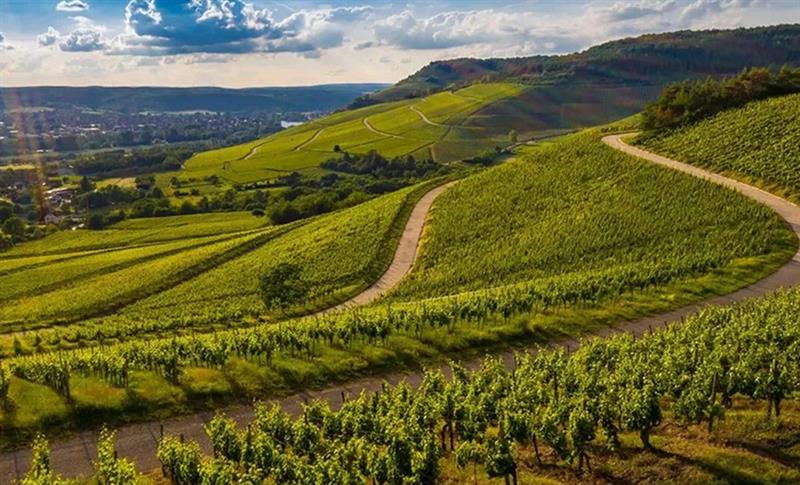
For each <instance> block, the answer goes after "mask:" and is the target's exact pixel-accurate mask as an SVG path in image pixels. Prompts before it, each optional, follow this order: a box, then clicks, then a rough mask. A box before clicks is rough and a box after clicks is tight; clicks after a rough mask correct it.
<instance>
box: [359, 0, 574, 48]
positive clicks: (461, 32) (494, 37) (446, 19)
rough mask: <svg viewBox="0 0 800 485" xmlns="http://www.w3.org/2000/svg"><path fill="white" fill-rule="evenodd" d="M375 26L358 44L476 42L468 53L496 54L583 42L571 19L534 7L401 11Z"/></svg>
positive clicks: (444, 45)
mask: <svg viewBox="0 0 800 485" xmlns="http://www.w3.org/2000/svg"><path fill="white" fill-rule="evenodd" d="M373 30H374V36H375V42H373V43H364V44H361V45H357V46H356V49H359V48H368V47H377V46H381V45H382V46H391V47H395V48H398V49H411V50H431V49H451V48H457V47H466V46H474V47H471V51H470V53H471V54H474V55H479V54H482V53H483V52H487V53H488V55H495V56H497V55H526V54H530V53H533V52H545V51H562V52H566V51H570V50H574V49H576V48H578V47H580V46H582V45H583V44H584V43H585V38H584V35H585V33H584V32H583V31H581V29H576V28H575V26H574V22H572V21H570V22H565V23H563V24H560V25H558V24H552V23H551V24H547V23H544V22H542V21H541V20H540V18H539V17H537V16H536V15H534V14H533V13H532V12H514V13H510V12H506V11H497V10H492V9H487V10H470V11H453V12H444V13H440V14H437V15H434V16H432V17H427V18H426V17H422V18H420V17H417V16H416V15H415V14H414V13H413V12H411V11H404V12H401V13H399V14H395V15H391V16H389V17H387V18H386V19H385V20H382V21H380V22H377V23H376V24H375V26H374V28H373ZM493 51H495V53H494V54H493V53H492V52H493Z"/></svg>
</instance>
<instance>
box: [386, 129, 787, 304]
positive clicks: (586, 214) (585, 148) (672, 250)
mask: <svg viewBox="0 0 800 485" xmlns="http://www.w3.org/2000/svg"><path fill="white" fill-rule="evenodd" d="M790 246H793V240H792V235H791V232H790V231H788V230H787V229H786V227H785V226H784V224H783V221H781V220H780V218H778V217H777V216H776V215H775V214H774V213H772V211H771V210H769V209H768V208H766V207H764V206H762V205H760V204H758V203H756V202H754V201H751V200H749V199H747V198H746V197H744V196H742V195H741V194H737V193H735V192H733V191H730V190H727V189H725V188H723V187H719V186H716V185H714V184H711V183H709V182H708V181H705V180H701V179H698V178H694V177H691V176H687V175H685V174H682V173H677V172H675V171H671V170H667V169H664V168H661V167H658V166H655V165H653V164H650V163H648V162H643V161H642V160H638V159H636V158H634V157H631V156H629V155H626V154H623V153H620V152H618V151H616V150H613V149H611V148H609V147H606V146H604V145H603V144H602V143H601V142H600V140H599V133H598V132H597V131H594V130H590V131H586V132H582V133H579V134H576V135H572V136H570V137H567V138H565V139H563V140H560V141H554V142H552V143H551V144H548V145H546V146H540V147H533V148H531V147H526V148H523V149H522V151H521V152H520V156H519V157H518V159H516V160H511V161H508V162H506V163H504V164H503V165H500V166H498V167H494V168H492V169H490V170H487V171H484V172H482V173H480V174H477V175H475V176H472V177H469V178H467V179H465V180H464V181H462V182H461V183H459V184H458V185H456V186H454V187H452V188H451V189H449V190H448V191H447V192H446V193H444V194H443V195H442V196H441V197H440V198H439V199H438V200H437V202H436V206H435V207H434V210H433V212H432V215H431V219H430V223H429V225H428V227H427V228H426V240H425V244H424V246H422V249H421V253H420V255H419V258H418V261H417V263H415V268H414V271H412V273H411V274H410V275H409V277H408V278H407V279H406V280H405V281H404V282H402V283H401V284H400V285H399V286H398V287H397V288H395V289H394V290H393V291H392V293H391V294H390V295H391V297H392V298H393V299H394V300H395V301H411V300H418V299H421V298H428V297H437V296H444V295H451V294H456V293H461V292H464V291H473V290H478V289H482V288H492V287H498V286H502V285H507V284H511V283H520V282H524V281H531V280H539V279H544V278H550V277H556V276H559V275H564V274H570V273H579V272H585V271H598V270H603V269H611V268H614V267H617V266H625V265H635V264H643V265H644V264H649V263H655V264H667V263H672V264H674V265H676V266H685V265H687V264H689V263H688V262H689V261H691V260H696V259H705V260H712V259H714V260H717V261H719V262H720V263H721V264H725V263H727V262H729V261H731V260H734V259H736V258H743V257H752V256H761V255H765V254H770V253H773V252H776V251H782V250H783V248H785V247H790ZM787 254H788V253H787Z"/></svg>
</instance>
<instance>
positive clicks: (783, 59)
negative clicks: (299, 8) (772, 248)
mask: <svg viewBox="0 0 800 485" xmlns="http://www.w3.org/2000/svg"><path fill="white" fill-rule="evenodd" d="M754 59H756V61H755V62H756V63H757V64H758V65H764V66H768V65H782V64H785V63H789V64H797V63H800V25H779V26H771V27H758V28H750V29H736V30H705V31H688V30H687V31H679V32H670V33H664V34H647V35H643V36H640V37H635V38H626V39H621V40H615V41H611V42H606V43H604V44H601V45H597V46H594V47H591V48H589V49H587V50H585V51H582V52H578V53H574V54H567V55H561V56H533V57H519V58H508V59H471V58H462V59H453V60H446V61H437V62H433V63H431V64H428V65H427V66H425V67H423V68H422V69H420V70H419V71H417V72H416V73H414V74H412V75H411V76H409V77H407V78H405V79H403V80H401V81H400V82H398V83H397V84H395V85H394V86H391V87H389V88H387V89H385V90H383V91H380V92H377V93H375V94H372V95H368V96H366V97H365V98H363V99H361V100H357V101H356V104H358V103H364V102H366V103H371V102H385V101H393V100H397V99H403V98H406V97H417V96H421V95H425V94H429V93H430V92H432V91H433V92H435V91H440V90H444V89H453V88H458V87H462V86H465V85H468V84H472V83H475V82H486V81H491V82H499V81H510V82H518V83H522V84H529V85H536V86H550V85H557V86H570V85H571V86H575V85H580V86H583V87H584V89H586V88H595V87H601V86H661V85H663V84H665V83H667V82H671V81H676V80H684V79H690V78H696V77H705V76H720V75H733V74H736V73H737V72H738V71H740V70H742V69H743V68H745V67H752V66H753V65H754Z"/></svg>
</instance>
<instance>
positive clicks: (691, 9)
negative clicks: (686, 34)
mask: <svg viewBox="0 0 800 485" xmlns="http://www.w3.org/2000/svg"><path fill="white" fill-rule="evenodd" d="M754 3H756V2H755V1H754V0H695V1H694V2H692V3H691V4H689V5H687V6H686V7H685V8H684V9H683V11H682V12H681V20H683V21H685V22H691V21H694V20H697V19H700V18H703V17H706V16H708V15H711V14H719V13H722V12H725V11H730V10H742V9H746V8H748V7H750V6H752V5H753V4H754Z"/></svg>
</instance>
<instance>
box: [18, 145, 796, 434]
mask: <svg viewBox="0 0 800 485" xmlns="http://www.w3.org/2000/svg"><path fill="white" fill-rule="evenodd" d="M599 138H600V134H599V132H598V131H596V130H590V131H587V132H584V133H581V134H577V135H572V136H569V137H565V138H562V139H559V140H554V141H552V142H548V143H545V144H542V145H540V146H536V147H528V148H525V149H524V150H523V152H522V153H521V154H520V156H519V158H518V159H517V160H513V161H510V162H507V163H506V164H503V165H500V166H498V167H494V168H491V169H489V170H486V171H482V172H480V173H478V174H475V175H472V176H470V177H468V178H466V179H465V180H463V181H461V182H460V183H459V184H456V185H455V186H454V187H453V188H451V189H449V190H448V191H447V192H445V194H444V195H443V196H442V197H443V198H442V200H441V201H439V202H437V204H436V205H434V207H433V210H432V213H431V220H430V224H429V227H428V231H427V232H426V235H425V244H424V246H423V251H422V254H421V255H420V259H419V264H418V265H417V266H416V268H415V270H414V271H413V272H412V274H411V277H410V278H408V279H407V280H406V282H405V283H402V284H401V285H400V286H399V287H398V288H397V289H396V291H395V292H393V294H391V295H390V296H389V298H388V300H387V301H384V302H381V301H378V302H377V303H375V304H373V305H372V306H371V307H368V308H364V309H361V310H353V311H345V312H342V313H336V314H332V315H325V316H311V317H300V318H290V319H285V317H286V316H287V315H285V314H284V315H280V314H277V315H276V314H271V315H270V313H269V312H267V311H265V309H263V307H261V303H260V301H259V299H258V296H257V289H256V281H257V272H258V271H261V270H263V268H268V267H270V266H272V265H275V264H276V263H277V262H280V261H290V262H293V263H295V264H297V265H298V266H299V267H301V268H302V271H303V278H304V279H305V280H306V281H308V282H309V284H310V287H311V292H310V293H309V295H310V296H309V299H308V301H307V302H306V304H305V305H304V306H303V307H302V308H296V309H294V310H293V311H296V312H298V313H303V312H308V311H309V310H312V309H315V308H321V307H324V306H325V305H326V304H330V303H332V302H335V301H341V299H343V298H344V297H346V296H347V295H349V294H353V293H355V292H357V291H358V290H359V289H362V288H364V287H365V286H366V285H367V284H369V283H370V282H371V281H373V280H374V279H375V278H376V276H377V275H378V274H380V272H381V268H384V267H385V265H386V258H387V255H390V254H391V247H392V243H391V241H393V240H395V239H394V238H395V237H396V234H397V233H396V231H397V227H398V225H397V220H403V219H404V218H405V216H403V215H402V214H403V213H404V211H406V210H408V207H410V205H413V201H415V200H416V198H417V197H419V195H420V194H421V193H423V192H424V191H426V190H427V189H426V186H425V185H422V186H418V187H411V188H407V189H403V190H401V191H399V192H396V193H393V194H391V195H387V196H383V197H380V198H377V199H373V200H372V201H369V202H366V203H364V204H362V205H359V206H356V207H353V208H350V209H346V210H343V211H339V212H336V213H334V214H330V215H325V216H321V217H318V218H315V219H312V220H308V221H301V222H300V223H298V224H297V225H296V226H291V227H288V228H285V230H286V231H287V232H285V233H282V234H277V235H276V236H275V237H271V236H269V235H270V234H273V231H279V230H280V226H279V228H263V229H260V228H255V229H254V228H252V227H251V228H249V229H248V228H246V227H244V226H242V227H241V228H242V229H244V230H243V231H241V233H236V234H233V235H225V234H223V235H218V236H212V237H220V238H222V240H221V241H219V242H213V243H209V244H205V245H201V246H199V247H197V248H193V247H192V248H187V249H185V250H181V251H180V252H178V253H175V254H172V255H170V254H171V253H169V249H168V248H162V249H163V250H164V251H165V254H168V255H167V256H165V257H163V258H162V257H154V258H153V259H151V260H147V261H145V262H143V263H141V264H134V263H132V264H131V265H123V266H125V267H124V268H123V269H120V270H119V271H121V272H123V273H121V274H119V275H117V276H114V272H111V273H108V275H101V276H97V277H92V278H87V279H86V280H85V281H82V283H81V284H83V285H89V286H80V285H78V286H75V287H71V286H67V287H65V288H58V289H55V290H53V291H54V292H58V293H55V294H57V295H58V298H55V299H50V300H47V301H51V300H52V301H56V302H58V305H59V307H58V308H55V307H53V306H48V305H47V304H45V303H44V301H45V300H44V299H41V300H39V299H37V298H39V297H38V295H34V296H30V297H25V298H31V299H30V300H29V302H23V301H20V302H19V303H15V304H14V305H12V306H10V307H9V308H7V309H4V310H3V311H4V312H6V313H4V314H3V315H4V316H5V318H6V319H7V320H8V321H9V325H12V324H13V325H22V322H16V321H13V319H14V318H15V317H17V315H18V314H15V313H14V312H15V311H19V310H17V308H22V309H24V311H27V312H33V313H32V314H34V315H36V313H35V312H39V315H40V318H41V321H42V322H43V324H52V323H55V322H53V321H48V318H52V317H53V316H54V315H58V314H62V315H69V314H70V313H73V314H75V313H77V312H80V311H82V310H84V309H85V308H87V307H88V308H92V305H95V304H97V303H99V302H100V301H110V302H114V301H117V302H123V303H125V304H124V305H123V306H121V307H120V308H119V309H118V311H116V312H115V314H113V315H108V316H102V317H98V318H95V319H88V320H84V321H81V322H76V323H73V324H71V325H69V326H65V327H63V328H62V327H53V328H43V329H41V330H38V331H37V332H35V333H32V332H30V333H27V334H25V335H22V336H18V337H16V338H14V337H13V336H12V335H9V336H8V337H6V341H5V348H6V352H7V353H14V352H17V351H20V352H21V353H22V354H33V355H30V356H19V357H14V358H12V359H9V360H7V361H6V362H7V369H8V370H7V371H5V372H8V375H9V377H8V382H9V387H8V396H9V399H10V400H11V402H12V403H13V405H12V406H11V409H20V410H21V409H28V410H27V411H26V413H25V414H20V412H17V411H11V412H10V414H9V415H8V416H6V418H5V420H6V422H8V423H11V426H13V427H18V428H30V427H32V426H34V425H35V423H38V422H41V421H42V420H47V421H49V422H59V423H63V424H65V425H68V424H69V423H74V422H75V420H77V419H80V420H84V421H85V420H88V421H89V422H93V420H94V419H108V417H109V416H114V415H116V414H119V413H123V414H125V415H143V416H147V415H149V414H150V413H153V412H154V411H155V410H156V409H158V410H159V412H161V413H169V412H176V411H178V410H185V409H187V408H189V409H191V408H194V407H195V406H198V403H202V402H203V401H202V400H203V399H205V398H208V399H212V398H213V399H215V400H222V401H225V400H229V399H234V398H236V397H239V396H262V395H265V394H268V395H276V394H282V393H286V392H290V391H292V390H297V389H304V388H307V387H308V386H313V385H318V384H321V383H323V382H329V381H331V380H342V379H348V378H352V377H356V376H359V375H363V374H365V373H366V374H370V373H374V372H376V371H377V370H380V369H393V368H398V367H409V366H416V365H418V363H419V361H420V360H439V359H443V358H447V357H448V356H453V355H458V356H460V357H463V356H464V355H471V352H476V351H477V352H480V351H481V349H485V348H492V347H504V346H508V345H509V344H511V343H512V342H513V343H517V344H518V343H521V342H542V341H546V340H549V339H552V338H553V337H554V336H568V335H579V334H581V333H584V332H586V331H587V330H589V329H592V328H597V327H598V326H601V325H604V324H607V323H612V322H614V321H616V320H618V319H620V318H631V317H635V316H639V315H645V314H648V313H651V312H654V311H664V310H668V309H671V308H675V307H677V306H680V305H682V304H686V303H690V302H693V301H696V300H698V299H700V298H707V297H708V296H710V295H716V294H722V293H727V292H730V291H732V290H735V289H736V288H739V287H741V286H742V285H744V284H747V283H749V282H752V281H755V280H757V279H759V278H761V277H762V276H763V275H765V274H767V273H769V272H770V271H772V270H773V269H774V268H775V267H777V266H778V265H780V264H782V263H783V262H784V261H786V260H787V259H788V258H789V257H790V255H791V254H793V252H794V248H795V240H794V238H793V235H792V233H791V231H789V230H788V228H787V227H786V226H785V225H784V224H783V223H782V222H781V221H780V220H779V219H778V218H777V216H776V215H775V214H773V213H771V212H770V211H769V210H766V209H765V208H763V207H761V206H759V205H757V204H755V203H753V202H751V201H748V200H747V199H745V198H744V197H742V196H741V195H739V194H736V193H734V192H731V191H727V190H725V189H722V188H719V187H716V186H714V185H712V184H710V183H708V182H705V181H702V180H697V179H693V178H691V177H688V176H686V175H682V174H679V173H674V172H671V171H668V170H665V169H661V168H658V167H653V166H651V165H649V164H646V163H642V162H640V161H638V160H636V159H634V158H632V157H629V156H627V155H623V154H619V153H617V152H614V151H612V149H610V148H608V147H606V146H604V145H603V144H602V143H601V142H600V139H599ZM436 183H440V182H438V181H431V182H429V183H428V186H430V185H432V184H436ZM499 193H503V194H504V197H502V198H501V197H498V194H499ZM469 200H472V201H473V202H476V201H477V203H471V204H470V203H468V202H467V201H469ZM559 200H561V202H560V203H559ZM686 206H692V207H693V208H694V209H695V210H692V211H685V210H683V208H684V207H686ZM723 207H724V208H725V209H724V210H723V209H722V208H723ZM512 208H515V209H514V210H516V211H518V216H517V217H514V214H513V211H512ZM458 214H461V217H462V224H461V226H460V227H461V230H460V231H456V230H455V225H456V224H457V222H456V220H457V219H458V217H459V216H458ZM711 218H713V219H711ZM712 220H713V221H714V223H712V222H711V221H712ZM557 221H561V223H562V224H561V227H562V228H563V230H561V231H556V229H557V228H558V227H559V225H558V224H557ZM656 221H657V222H660V223H661V224H659V223H657V222H656ZM665 221H666V222H668V224H664V222H665ZM565 222H566V223H568V224H564V223H565ZM212 223H213V221H209V224H212ZM127 224H128V227H127V229H128V230H129V231H136V230H140V229H141V228H142V227H146V225H145V226H142V225H140V224H138V223H137V222H129V223H127ZM165 224H167V225H171V226H172V227H176V228H178V230H182V229H181V228H183V225H181V224H180V219H176V220H174V221H172V223H171V224H170V222H169V221H168V222H165ZM601 226H602V227H606V228H613V231H608V232H603V231H601V230H600V228H601ZM492 228H495V229H493V230H492ZM208 230H209V231H211V229H208ZM478 233H481V234H483V237H482V238H479V237H477V236H476V234H478ZM550 233H552V234H553V236H550V237H549V238H548V236H547V234H550ZM509 235H511V236H513V237H509ZM228 236H230V237H228ZM205 237H209V236H205ZM262 237H263V238H265V239H266V241H264V242H263V243H261V242H259V244H255V245H253V247H251V249H249V250H248V251H246V252H241V253H236V254H235V257H231V258H229V259H226V260H224V261H222V262H220V264H217V265H214V266H213V267H212V266H210V265H206V264H204V263H203V261H204V258H208V257H210V256H209V254H210V253H220V252H223V253H224V252H226V249H225V248H228V246H235V247H240V246H241V245H243V244H248V242H249V241H253V240H256V239H258V238H262ZM487 242H488V243H490V244H491V248H492V250H491V251H489V252H487V253H482V251H484V250H485V249H486V248H485V246H483V245H484V244H486V243H487ZM162 244H172V243H167V242H165V243H162ZM445 245H447V246H449V247H451V248H452V251H453V255H454V258H455V259H451V258H450V257H449V256H448V254H447V252H446V251H443V250H441V249H440V248H441V247H443V246H445ZM70 247H77V248H78V249H80V248H81V247H83V248H86V247H92V246H91V245H86V246H80V245H76V244H73V245H71V246H70ZM520 247H522V248H526V247H536V248H538V250H537V251H535V252H534V251H527V252H526V251H519V249H518V248H520ZM564 248H569V249H570V250H569V251H563V249H564ZM493 253H496V254H497V257H493V256H492V254H493ZM82 257H96V256H82ZM131 258H132V261H133V262H135V261H137V260H136V259H135V256H131ZM100 259H102V258H100ZM64 264H69V260H68V261H67V262H65V263H64ZM171 265H176V266H174V267H175V268H176V269H174V270H170V271H167V272H166V273H167V274H168V275H178V276H181V275H184V274H187V273H185V271H190V273H188V274H189V277H186V278H185V279H184V280H183V281H180V280H177V279H176V278H167V280H166V281H165V280H162V279H161V278H166V277H165V276H162V275H164V274H165V271H161V270H159V269H158V268H161V267H165V266H166V267H173V266H171ZM198 266H199V267H200V268H201V269H202V271H192V270H191V268H194V267H198ZM254 268H257V271H253V269H254ZM12 274H13V273H12ZM121 276H122V277H121ZM93 278H97V279H93ZM118 281H121V282H124V283H116V282H118ZM91 285H99V286H98V287H97V288H95V287H94V286H91ZM90 287H91V288H95V289H93V292H96V293H97V296H96V297H95V296H93V295H92V296H89V297H80V298H79V297H78V295H79V294H80V295H84V294H86V293H88V292H87V291H85V288H90ZM142 287H143V288H155V289H156V290H157V291H153V292H148V293H146V294H143V293H141V291H142V290H140V289H139V288H142ZM76 288H78V289H76ZM131 294H133V295H135V296H136V298H135V300H134V299H132V298H130V295H131ZM62 307H63V308H62ZM275 319H278V320H279V321H277V322H275V321H274V320H275ZM25 324H26V325H32V324H33V326H36V325H35V324H34V323H33V322H30V321H28V322H26V323H25ZM9 328H11V327H9ZM143 337H156V338H147V339H145V338H143ZM71 347H85V348H82V349H77V350H56V349H69V348H71ZM153 386H156V387H158V388H159V389H160V390H161V392H160V393H159V394H158V395H155V396H151V395H149V394H148V393H149V392H150V391H149V389H152V387H153ZM87 389H92V390H93V391H91V393H90V392H89V391H88V390H87ZM110 395H125V396H127V397H126V398H123V399H120V400H117V401H113V402H112V401H108V400H107V398H106V397H105V396H110ZM32 396H37V397H36V398H35V399H38V400H40V401H41V402H49V403H54V404H53V406H55V407H53V406H48V407H46V408H42V409H38V408H25V406H24V403H25V402H27V401H29V400H30V399H32V398H33V397H32ZM159 396H160V397H159ZM56 403H59V404H58V405H57V406H56ZM56 408H57V409H59V410H58V411H54V409H56ZM90 409H102V410H105V411H103V413H100V414H98V415H97V416H89V415H88V414H87V412H88V410H90ZM53 413H55V414H53Z"/></svg>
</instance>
